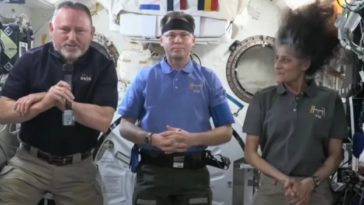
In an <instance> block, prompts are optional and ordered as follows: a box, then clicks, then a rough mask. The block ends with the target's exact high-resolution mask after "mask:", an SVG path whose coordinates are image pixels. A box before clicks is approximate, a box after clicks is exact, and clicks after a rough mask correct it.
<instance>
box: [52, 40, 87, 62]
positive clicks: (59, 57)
mask: <svg viewBox="0 0 364 205" xmlns="http://www.w3.org/2000/svg"><path fill="white" fill-rule="evenodd" d="M90 49H91V46H90V48H89V49H88V50H87V51H86V53H84V54H83V55H82V56H81V57H79V58H78V59H77V60H76V62H75V63H74V64H85V63H87V59H88V56H89V55H90V53H91V51H90ZM49 53H50V54H51V55H53V56H55V57H56V58H58V59H61V60H62V61H64V62H66V60H65V59H64V58H63V56H62V55H61V54H60V53H59V52H58V51H57V50H56V49H55V48H54V45H53V44H51V46H50V49H49Z"/></svg>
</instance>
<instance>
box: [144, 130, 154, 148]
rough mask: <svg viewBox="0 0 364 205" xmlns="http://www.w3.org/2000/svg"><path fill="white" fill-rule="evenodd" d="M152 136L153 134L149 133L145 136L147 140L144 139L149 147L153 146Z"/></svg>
mask: <svg viewBox="0 0 364 205" xmlns="http://www.w3.org/2000/svg"><path fill="white" fill-rule="evenodd" d="M152 135H153V133H151V132H149V133H148V134H147V136H145V139H144V142H145V144H147V145H151V144H152Z"/></svg>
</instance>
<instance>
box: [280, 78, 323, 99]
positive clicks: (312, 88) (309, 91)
mask: <svg viewBox="0 0 364 205" xmlns="http://www.w3.org/2000/svg"><path fill="white" fill-rule="evenodd" d="M307 85H308V87H307V88H306V90H305V91H303V93H305V94H306V95H307V96H308V97H312V96H313V95H314V94H315V93H316V91H317V84H316V82H315V80H308V81H307ZM286 92H287V89H286V88H285V87H284V85H283V84H282V83H281V84H278V86H277V94H279V95H283V94H285V93H286Z"/></svg>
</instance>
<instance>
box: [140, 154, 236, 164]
mask: <svg viewBox="0 0 364 205" xmlns="http://www.w3.org/2000/svg"><path fill="white" fill-rule="evenodd" d="M140 156H141V160H140V164H151V165H156V166H159V167H168V168H177V169H201V168H204V167H205V166H206V165H210V166H213V167H217V168H220V169H229V166H230V160H229V159H228V158H226V157H223V156H221V155H220V157H221V160H220V161H219V160H217V159H216V158H215V157H214V156H213V155H212V154H211V152H210V151H208V150H206V151H201V152H192V153H174V154H164V153H160V152H152V151H146V150H141V151H140Z"/></svg>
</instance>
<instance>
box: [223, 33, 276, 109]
mask: <svg viewBox="0 0 364 205" xmlns="http://www.w3.org/2000/svg"><path fill="white" fill-rule="evenodd" d="M274 43H275V39H274V38H272V37H269V36H263V35H259V36H252V37H249V38H247V39H245V40H243V41H240V42H236V43H235V45H234V46H233V47H232V50H233V51H232V52H231V54H230V56H229V58H228V61H227V65H226V78H227V82H228V84H229V86H230V89H231V90H232V91H233V93H234V94H235V95H236V96H237V97H238V98H239V99H240V100H242V101H244V102H246V103H249V102H250V100H251V99H252V97H253V96H254V94H255V93H256V92H257V91H259V90H261V89H263V88H266V87H269V86H272V85H276V80H275V71H274V61H275V52H274Z"/></svg>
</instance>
